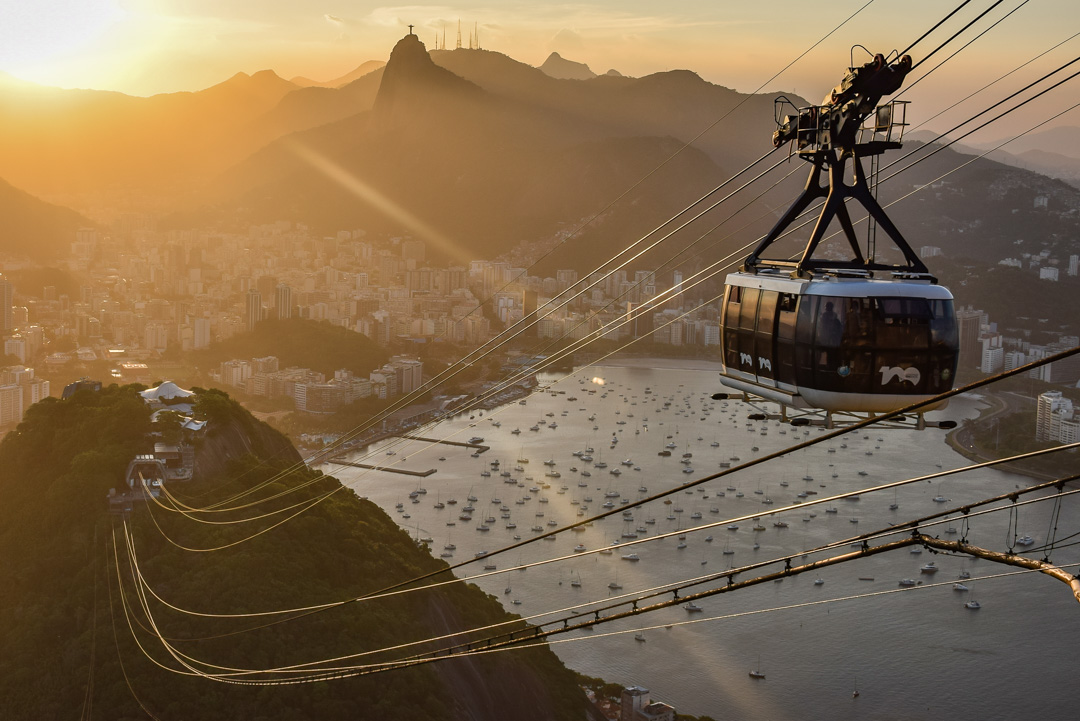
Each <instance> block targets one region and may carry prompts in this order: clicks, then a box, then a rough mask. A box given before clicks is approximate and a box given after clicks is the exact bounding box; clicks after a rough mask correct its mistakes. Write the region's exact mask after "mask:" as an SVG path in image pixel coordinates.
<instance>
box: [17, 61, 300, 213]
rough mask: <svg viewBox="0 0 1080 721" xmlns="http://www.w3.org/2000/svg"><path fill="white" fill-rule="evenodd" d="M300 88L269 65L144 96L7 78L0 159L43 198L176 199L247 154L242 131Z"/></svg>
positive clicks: (25, 186)
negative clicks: (196, 87)
mask: <svg viewBox="0 0 1080 721" xmlns="http://www.w3.org/2000/svg"><path fill="white" fill-rule="evenodd" d="M296 89H297V86H295V85H293V84H292V83H290V82H288V81H286V80H283V79H281V78H280V77H278V76H277V75H275V74H274V73H273V72H272V71H269V70H266V71H261V72H258V73H255V74H254V75H247V74H245V73H237V74H236V75H234V76H233V77H231V78H229V79H228V80H226V81H224V82H222V83H219V84H218V85H215V86H213V87H210V88H206V89H205V90H200V91H198V92H193V93H191V92H180V93H169V94H163V95H154V96H152V97H148V98H141V97H133V96H129V95H124V94H122V93H115V92H105V91H97V90H62V89H58V88H49V87H43V86H37V85H30V84H12V83H3V84H0V137H3V138H4V142H3V143H0V167H2V168H3V169H4V173H5V175H6V178H7V179H8V181H9V182H12V183H14V184H15V185H17V186H19V187H22V188H25V189H26V190H27V191H28V192H30V193H33V194H34V195H38V196H41V197H49V196H50V195H53V194H64V195H75V196H77V195H79V194H83V195H90V194H93V195H94V197H100V195H101V194H102V191H104V190H106V189H109V190H111V191H112V192H113V193H116V194H117V195H119V196H122V197H126V196H127V195H129V194H132V193H134V192H136V191H137V192H138V194H139V195H140V196H141V198H143V199H144V202H145V199H146V198H147V196H149V197H150V198H152V199H153V200H152V201H151V205H154V204H155V203H156V202H159V201H160V198H161V197H162V196H165V197H168V199H169V201H170V202H174V203H175V202H177V199H178V198H183V197H185V196H186V193H187V191H188V189H189V187H190V183H192V182H193V181H194V179H195V178H202V177H205V175H206V174H207V173H213V172H220V170H221V169H223V168H225V167H228V165H230V164H232V163H235V162H236V161H237V160H239V159H240V158H243V157H244V156H245V155H247V154H248V153H250V152H251V151H252V150H253V149H254V148H253V147H251V146H249V145H247V142H246V141H245V133H243V132H240V131H242V130H244V129H245V128H246V127H247V126H248V125H249V124H250V123H251V122H252V121H253V120H254V119H255V118H258V117H259V116H261V115H263V114H264V113H266V112H267V111H268V110H270V109H271V108H273V107H274V106H275V105H276V104H277V103H278V102H279V101H280V100H281V99H282V98H283V97H284V96H285V95H286V94H288V93H289V92H291V91H293V90H296ZM256 147H257V146H256Z"/></svg>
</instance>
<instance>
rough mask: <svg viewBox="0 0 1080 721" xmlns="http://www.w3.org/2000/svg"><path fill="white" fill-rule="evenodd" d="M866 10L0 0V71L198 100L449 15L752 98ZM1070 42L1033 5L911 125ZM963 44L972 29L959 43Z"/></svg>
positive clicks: (940, 1) (510, 44)
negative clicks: (232, 79) (239, 75)
mask: <svg viewBox="0 0 1080 721" xmlns="http://www.w3.org/2000/svg"><path fill="white" fill-rule="evenodd" d="M866 2H867V0H818V1H817V2H813V3H807V2H805V0H800V1H798V2H796V1H795V0H772V1H771V2H767V3H766V2H758V3H754V2H747V1H746V0H737V1H736V0H687V1H684V2H671V3H657V2H644V1H643V0H617V1H616V0H601V1H597V2H577V3H566V4H538V3H536V2H535V1H534V0H529V1H525V0H489V2H483V3H475V4H474V3H469V4H461V5H398V6H394V5H384V4H380V3H378V2H370V1H367V0H352V1H348V0H323V2H315V1H313V0H0V8H2V13H3V14H2V16H0V17H2V22H0V70H3V71H6V72H8V73H11V74H12V75H15V76H17V77H20V78H23V79H25V80H31V81H34V82H39V83H44V84H49V85H58V86H63V87H89V88H100V89H111V90H120V91H122V92H126V93H132V94H140V95H148V94H153V93H158V92H172V91H176V90H196V89H200V88H203V87H206V86H208V85H212V84H214V83H217V82H221V81H222V80H224V79H226V78H228V77H229V76H231V75H233V74H235V73H236V72H239V71H244V72H248V73H251V72H255V71H257V70H261V69H264V68H271V69H273V70H275V71H276V72H277V73H278V74H279V75H281V76H283V77H286V78H290V77H293V76H296V75H303V76H306V77H311V78H315V79H318V80H325V79H331V78H334V77H337V76H340V75H343V74H345V73H346V72H348V71H349V70H351V69H352V68H354V67H356V66H357V65H359V64H360V63H362V62H364V61H366V60H372V59H378V60H385V59H386V57H387V55H388V54H389V52H390V50H391V48H392V47H393V45H394V43H395V42H396V41H397V40H398V39H400V37H401V36H402V35H403V34H405V33H406V32H407V29H406V25H407V24H409V23H412V24H415V25H416V27H417V29H416V32H417V34H418V35H419V37H420V39H421V40H422V41H423V42H424V43H425V44H427V46H428V47H429V49H431V48H433V47H434V42H435V36H436V33H437V32H441V30H442V28H444V27H445V28H446V38H447V45H448V47H450V48H453V47H454V45H455V42H456V35H457V22H458V20H459V19H460V20H461V23H462V38H463V39H462V42H463V44H464V45H466V46H467V44H468V33H469V31H470V30H471V29H472V28H473V27H474V23H476V24H477V25H478V27H479V34H480V43H481V45H482V46H483V47H484V48H485V49H489V50H495V51H498V52H503V53H505V54H507V55H510V56H511V57H513V58H515V59H517V60H520V61H522V62H525V63H529V64H531V65H539V64H541V63H542V62H543V61H544V59H545V58H546V57H547V55H548V54H549V53H551V52H552V51H558V52H559V53H560V54H562V55H563V56H564V57H568V58H570V59H573V60H578V61H581V62H586V63H588V64H589V65H590V67H592V69H593V70H594V71H596V72H604V71H606V70H607V69H609V68H615V69H617V70H619V71H620V72H623V73H624V74H629V75H635V76H640V75H645V74H648V73H653V72H657V71H663V70H671V69H676V68H687V69H691V70H694V71H696V72H697V73H698V74H700V75H701V76H702V77H704V78H705V79H706V80H709V81H710V82H714V83H718V84H721V85H726V86H728V87H733V88H736V89H738V90H741V91H752V90H754V89H756V88H757V87H758V86H759V85H760V84H762V83H764V82H765V81H766V80H767V79H768V78H769V77H771V76H772V75H773V74H774V73H776V72H777V71H778V70H779V69H780V68H782V67H783V66H784V65H786V64H787V63H788V62H789V61H790V60H792V59H794V58H795V57H796V56H797V55H798V54H799V53H801V52H802V51H803V50H805V49H806V48H808V47H809V46H810V45H812V44H813V43H814V42H815V41H817V40H818V39H819V38H820V37H821V36H822V35H824V34H825V33H826V32H828V31H829V30H831V29H832V28H833V27H835V26H836V25H837V24H839V23H840V22H841V21H842V20H843V19H844V18H846V17H847V16H849V15H851V14H852V13H854V12H855V11H856V10H858V9H859V8H861V7H863V6H864V5H866ZM959 2H960V0H873V1H872V2H871V3H870V5H869V7H866V8H865V9H864V10H862V11H861V12H860V13H859V15H857V16H856V18H855V19H854V20H852V21H851V22H850V23H848V24H847V25H845V26H844V28H843V29H842V30H841V31H840V32H838V33H837V34H836V35H834V36H832V37H830V38H829V40H827V41H826V42H825V43H823V44H822V45H821V46H819V47H818V48H817V49H816V50H815V51H814V52H813V53H811V54H810V55H809V56H808V57H807V58H805V59H804V60H803V61H801V62H800V63H799V64H797V65H796V67H795V68H793V69H792V70H790V71H788V72H787V73H785V74H784V75H782V76H781V77H780V78H778V79H777V80H776V81H773V82H771V83H769V85H768V87H767V89H779V90H795V91H797V92H798V93H800V94H802V95H804V96H805V97H807V98H808V99H811V100H814V101H818V100H820V98H821V96H823V95H824V93H825V92H826V91H827V90H828V89H829V88H831V87H832V86H833V85H834V84H835V83H836V82H837V81H838V80H839V78H840V76H841V74H842V72H843V69H844V66H846V65H847V63H848V58H849V48H850V47H851V45H853V44H855V43H861V44H863V45H865V46H867V47H868V48H870V49H871V50H873V51H889V50H893V49H903V48H904V47H906V46H907V45H908V44H909V43H911V42H912V41H914V40H915V39H916V38H917V37H918V36H919V35H921V34H922V32H923V31H925V30H926V29H928V28H929V27H930V26H931V25H932V24H934V23H935V22H937V20H939V19H940V18H941V17H943V16H944V15H945V14H946V13H947V12H948V10H950V9H951V8H952V7H954V6H955V5H958V4H959ZM992 2H993V0H974V1H973V2H971V3H970V4H969V6H968V7H966V8H965V9H964V10H963V11H962V12H961V15H960V16H958V17H957V18H955V19H954V20H953V21H951V22H950V23H949V24H948V25H947V26H946V27H947V28H948V29H949V30H950V31H952V30H955V29H959V28H960V27H961V25H962V24H963V23H964V22H966V21H967V20H969V19H971V18H973V17H974V16H975V14H977V13H978V12H980V11H981V10H983V9H985V8H987V7H989V6H990V5H991V4H992ZM1022 2H1023V0H1005V1H1004V2H1002V3H1001V5H1000V6H999V7H998V8H996V9H995V10H994V11H992V12H991V13H990V14H989V15H988V16H987V19H984V20H983V21H982V22H981V23H980V24H979V25H977V26H976V27H977V28H979V29H983V28H985V27H986V26H987V25H988V24H989V23H990V22H992V21H993V20H996V19H998V18H999V17H1001V16H1002V15H1003V14H1005V13H1006V12H1008V11H1009V10H1011V9H1013V8H1015V7H1017V6H1018V5H1020V4H1021V3H1022ZM811 9H812V12H810V10H811ZM961 17H962V18H963V19H960V18H961ZM1076 32H1080V0H1029V2H1027V4H1026V5H1025V6H1024V7H1022V8H1020V9H1019V10H1018V11H1017V12H1016V13H1015V14H1014V15H1013V16H1012V17H1010V18H1009V19H1008V20H1006V21H1004V22H1003V23H1002V24H1001V25H1000V26H998V27H997V28H995V29H993V30H991V31H990V32H989V33H988V34H987V35H986V36H985V37H983V38H982V39H981V40H979V41H977V42H976V43H975V44H973V45H972V46H971V47H970V48H969V49H968V50H966V51H964V52H963V53H962V54H961V55H960V56H958V57H957V58H956V59H955V60H953V61H951V62H950V63H949V64H948V65H946V66H945V67H944V68H942V70H940V71H938V72H937V73H935V75H934V76H933V82H931V80H930V79H928V80H927V82H926V83H925V84H924V86H922V87H920V88H919V89H918V92H915V91H913V92H912V94H911V98H910V99H912V100H916V101H918V102H920V103H922V107H921V109H920V115H921V117H928V116H929V115H930V114H931V113H932V112H934V111H936V109H939V108H941V107H943V106H944V105H945V104H946V103H947V102H949V99H950V98H955V97H957V94H958V93H960V92H961V91H962V92H963V94H966V93H967V92H970V91H972V90H975V89H977V87H978V86H979V85H981V84H982V83H984V82H987V81H988V80H990V79H993V78H994V77H997V76H998V75H1000V74H1002V73H1004V72H1007V71H1008V70H1010V69H1012V68H1013V67H1015V66H1016V65H1019V64H1020V63H1023V62H1025V61H1027V60H1030V59H1031V58H1032V57H1033V56H1035V55H1036V54H1038V53H1039V52H1042V51H1044V50H1046V49H1048V48H1049V47H1051V46H1052V45H1054V44H1056V43H1058V42H1060V41H1062V40H1064V39H1066V38H1068V37H1069V36H1070V35H1072V34H1073V33H1076ZM971 36H972V35H971V32H970V31H969V33H968V34H967V35H965V36H963V38H964V39H967V38H970V37H971ZM945 37H947V35H943V34H940V33H939V34H938V35H935V36H933V37H932V38H930V39H928V40H927V41H924V42H923V43H922V44H921V45H919V46H918V47H917V48H916V50H915V52H914V55H915V56H916V60H918V59H919V58H920V57H922V56H923V55H925V54H926V53H928V52H929V51H930V50H931V49H932V48H933V47H934V46H935V45H936V44H937V43H938V42H940V41H941V40H943V39H944V38H945ZM959 44H960V43H959V42H957V43H954V44H953V45H951V46H950V47H949V48H948V49H947V50H948V51H951V50H952V49H954V48H956V47H958V46H959ZM944 55H945V52H943V53H940V54H939V56H938V57H943V56H944ZM1078 55H1080V38H1077V39H1076V40H1073V41H1070V42H1069V43H1066V44H1065V45H1063V46H1062V47H1061V48H1059V49H1058V50H1056V51H1055V52H1053V53H1051V54H1050V55H1048V56H1047V57H1046V58H1043V59H1042V60H1041V61H1039V62H1038V63H1036V64H1033V65H1032V66H1030V67H1029V73H1031V75H1030V77H1032V78H1033V77H1037V75H1041V74H1042V73H1043V72H1046V71H1047V70H1049V69H1051V68H1053V67H1056V66H1057V65H1060V64H1062V63H1063V62H1065V61H1066V60H1067V59H1071V58H1073V57H1076V56H1078ZM856 59H857V60H858V56H856ZM937 59H938V58H937V57H935V58H934V62H936V60H937ZM1025 77H1028V76H1025ZM1078 81H1080V79H1078ZM1012 87H1017V86H1012ZM1078 87H1080V86H1078ZM1069 94H1070V95H1071V96H1072V97H1077V96H1080V91H1077V90H1075V89H1074V90H1072V91H1071V92H1070V93H1069ZM1061 107H1065V105H1063V104H1062V102H1058V103H1056V104H1054V103H1047V104H1046V105H1045V106H1043V114H1044V115H1047V114H1049V111H1050V110H1051V109H1054V108H1058V109H1060V108H1061ZM931 108H934V109H935V110H934V111H931ZM1072 117H1073V120H1072V122H1075V123H1076V124H1080V120H1076V119H1075V118H1076V117H1077V116H1076V115H1075V113H1074V114H1073V116H1072Z"/></svg>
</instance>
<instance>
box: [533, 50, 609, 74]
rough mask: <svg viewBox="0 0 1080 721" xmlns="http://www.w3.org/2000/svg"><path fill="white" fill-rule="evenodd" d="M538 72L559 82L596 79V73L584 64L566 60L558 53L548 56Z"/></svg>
mask: <svg viewBox="0 0 1080 721" xmlns="http://www.w3.org/2000/svg"><path fill="white" fill-rule="evenodd" d="M540 71H541V72H542V73H544V74H545V75H550V76H551V77H553V78H559V79H560V80H589V79H590V78H595V77H596V73H594V72H593V71H592V70H590V69H589V66H588V65H586V64H585V63H578V62H574V61H573V60H567V59H566V58H564V57H563V56H561V55H559V54H558V53H552V54H551V55H548V58H547V60H545V61H544V64H543V65H541V66H540Z"/></svg>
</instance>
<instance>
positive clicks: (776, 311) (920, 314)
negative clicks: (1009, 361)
mask: <svg viewBox="0 0 1080 721" xmlns="http://www.w3.org/2000/svg"><path fill="white" fill-rule="evenodd" d="M910 68H911V59H910V58H909V57H908V56H904V57H903V58H900V59H898V60H896V61H895V62H893V63H891V64H890V63H889V62H887V61H886V59H885V58H884V57H883V56H881V55H877V56H875V57H874V59H873V60H872V61H870V62H869V63H866V64H865V65H863V66H861V67H853V68H850V69H849V72H848V74H847V75H846V76H845V78H844V80H843V82H842V83H841V84H840V85H839V86H837V88H836V89H835V90H833V91H832V93H830V95H829V96H827V97H826V98H825V101H824V102H823V104H822V105H820V106H812V107H809V108H801V109H799V110H798V114H797V115H796V116H794V117H793V116H788V117H786V118H785V119H784V121H783V122H782V123H781V122H780V121H779V120H778V123H777V124H778V126H779V129H778V130H777V131H776V133H775V134H774V136H773V142H774V144H775V145H776V146H777V147H780V146H781V145H783V144H784V143H786V142H789V141H790V142H792V143H794V145H795V148H796V152H797V154H798V155H799V157H801V158H803V159H804V160H807V161H809V162H810V163H811V164H812V169H811V171H810V177H809V179H808V181H807V184H806V188H805V189H804V191H803V193H802V194H801V195H800V196H799V198H797V199H796V201H795V202H794V203H793V204H792V206H791V207H790V208H789V209H788V210H787V212H786V213H785V214H784V216H783V217H781V218H780V220H779V221H778V222H777V223H776V225H775V226H774V227H773V229H772V230H771V231H769V233H768V234H767V235H766V236H765V237H764V238H763V239H762V241H761V242H760V243H759V244H758V246H757V248H755V249H754V251H753V252H752V253H751V254H750V256H749V257H747V259H746V261H745V262H744V264H743V267H742V269H741V270H740V271H739V272H737V273H732V274H730V275H728V277H727V280H726V284H727V287H726V291H725V294H724V304H723V309H722V314H721V326H722V333H721V344H722V360H723V372H722V374H721V380H722V382H723V384H724V385H726V386H728V387H729V388H732V389H735V390H737V391H741V392H742V393H744V394H747V395H750V396H755V397H759V398H762V399H765V400H767V401H773V402H776V403H779V404H781V405H782V406H783V407H784V410H783V412H782V414H781V416H780V417H782V418H785V419H786V418H787V409H788V408H792V409H798V410H807V411H823V412H824V413H825V416H826V419H825V421H824V422H825V423H826V424H828V425H831V424H832V423H833V414H834V413H842V414H878V413H885V412H889V411H893V410H896V409H897V408H900V407H903V406H905V405H908V404H911V403H915V402H917V401H921V400H927V399H929V398H931V397H932V396H934V395H937V394H939V393H943V392H945V391H948V390H951V388H952V385H953V381H954V377H955V374H956V363H957V351H958V347H959V339H958V335H957V328H956V316H955V312H954V309H953V297H952V294H951V293H950V292H949V290H948V289H947V288H945V287H943V286H941V285H938V284H937V280H936V279H935V278H934V277H933V276H932V275H931V274H930V273H929V271H928V269H927V268H926V266H925V264H924V263H923V262H922V260H921V259H920V258H919V256H918V255H917V254H916V253H915V252H914V251H913V250H912V249H911V247H910V246H909V245H908V243H907V242H906V241H905V240H904V238H903V236H902V235H901V234H900V232H899V230H898V229H897V228H896V227H895V226H894V225H893V224H892V222H891V221H890V220H889V218H888V216H886V215H885V212H884V211H883V210H882V208H881V206H880V205H879V204H878V202H877V200H876V199H875V198H874V195H873V194H872V193H871V191H870V188H869V186H868V184H867V179H866V175H865V173H864V171H863V167H862V158H864V157H869V158H871V160H872V161H873V160H874V159H875V156H878V155H880V154H882V153H884V152H885V151H886V150H888V149H892V148H899V147H900V145H901V143H900V141H901V139H902V135H903V128H904V126H905V125H906V123H905V122H904V113H905V108H906V103H903V102H901V101H892V102H890V103H887V104H885V105H881V106H878V105H877V104H878V102H879V101H880V99H881V96H882V95H885V94H889V93H892V92H895V91H896V90H897V89H899V87H900V85H901V83H902V82H903V78H904V76H905V75H906V74H907V72H908V70H910ZM778 102H780V101H778ZM870 116H874V117H873V120H872V121H871V122H870V123H869V124H865V123H866V120H867V118H869V117H870ZM848 160H850V161H851V163H852V168H853V171H854V180H853V183H852V184H851V185H847V184H845V182H844V178H843V176H844V168H845V166H846V164H847V161H848ZM822 171H826V172H827V173H828V184H827V185H822V183H821V182H820V178H821V173H822ZM818 198H825V202H824V204H823V205H822V207H821V211H820V214H819V217H818V219H817V225H816V226H815V227H814V230H813V232H812V233H811V235H810V239H809V241H808V242H807V244H806V247H805V248H804V250H803V252H802V256H801V258H799V259H797V260H793V259H788V258H773V259H767V258H764V257H763V253H764V252H765V251H766V249H768V248H769V247H770V246H771V245H772V244H773V243H774V242H775V241H776V240H777V239H779V238H780V237H781V235H782V234H784V232H785V231H786V230H787V229H788V227H789V226H790V225H791V224H792V223H793V222H794V220H795V219H796V218H797V217H798V216H799V215H800V213H802V212H803V211H804V210H806V208H807V207H808V206H809V205H810V204H811V203H812V202H813V201H814V200H816V199H818ZM849 198H850V199H854V200H856V201H858V202H859V203H860V204H861V205H862V206H863V207H864V208H865V209H866V210H867V212H868V214H869V217H870V221H871V223H872V224H876V226H877V227H880V228H881V229H882V230H883V231H884V232H885V234H886V235H887V236H888V237H889V239H891V240H892V241H893V243H894V244H895V246H896V249H897V250H899V251H900V254H901V255H902V256H903V261H902V262H899V263H887V262H883V261H881V260H879V259H878V258H877V257H876V248H875V238H874V232H873V228H874V226H873V225H872V226H871V228H872V230H871V233H870V235H869V238H868V240H867V247H866V252H865V253H864V252H863V249H862V248H861V247H860V244H859V242H858V241H857V240H856V238H855V233H854V229H853V226H852V223H851V219H850V216H849V215H848V211H847V207H846V205H845V202H846V201H847V200H848V199H849ZM834 217H835V218H836V219H837V220H839V222H840V226H841V228H842V230H843V234H844V236H845V238H846V240H847V243H848V246H849V248H850V250H851V257H850V258H849V259H847V260H837V259H822V258H815V257H814V253H815V251H816V250H817V249H818V246H819V244H820V243H821V241H822V240H823V239H824V238H825V232H826V230H827V229H828V226H829V224H830V222H831V221H832V220H833V218H834ZM943 405H944V404H941V405H938V406H934V407H937V408H940V407H942V406H943ZM934 407H926V408H924V409H922V410H923V411H927V410H933V408H934ZM796 420H798V419H796ZM803 422H808V421H806V420H803ZM919 422H920V424H923V423H925V421H924V420H923V419H922V416H921V412H920V414H919ZM945 424H946V422H942V424H940V425H945ZM948 425H952V424H948Z"/></svg>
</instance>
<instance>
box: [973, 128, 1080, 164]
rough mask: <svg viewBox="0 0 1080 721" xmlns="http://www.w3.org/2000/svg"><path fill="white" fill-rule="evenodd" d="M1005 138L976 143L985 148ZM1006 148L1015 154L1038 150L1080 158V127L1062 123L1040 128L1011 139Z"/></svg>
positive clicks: (993, 145)
mask: <svg viewBox="0 0 1080 721" xmlns="http://www.w3.org/2000/svg"><path fill="white" fill-rule="evenodd" d="M1004 140H1008V138H1001V139H999V140H996V141H994V142H992V143H975V145H976V147H980V148H983V149H984V150H985V149H986V148H992V147H995V146H997V145H1000V144H1001V143H1002V142H1003V141H1004ZM1005 148H1006V149H1007V150H1008V151H1009V152H1010V153H1012V154H1014V155H1021V154H1023V153H1026V152H1027V151H1029V150H1038V151H1041V152H1044V153H1054V154H1057V155H1064V156H1066V157H1069V158H1075V159H1076V160H1080V127H1077V126H1075V125H1060V126H1058V127H1056V128H1049V129H1047V130H1040V131H1039V132H1037V133H1028V134H1027V135H1024V136H1022V137H1019V138H1017V139H1016V140H1013V141H1011V142H1010V143H1009V144H1008V145H1007V146H1005Z"/></svg>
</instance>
